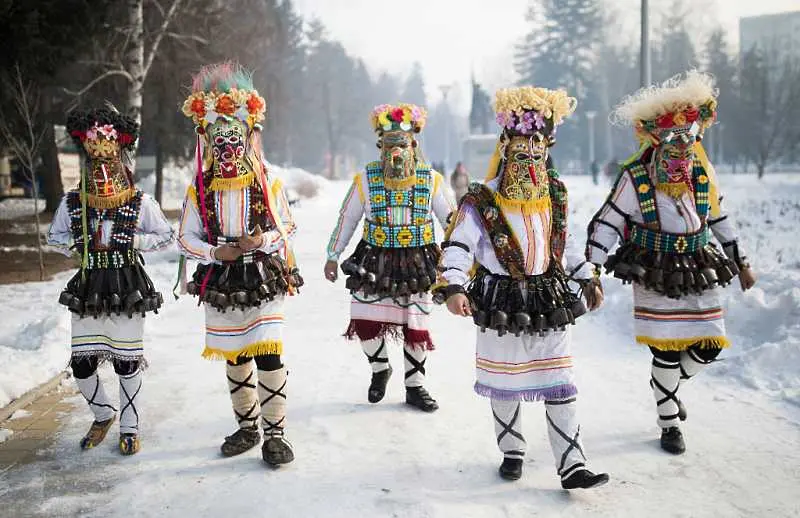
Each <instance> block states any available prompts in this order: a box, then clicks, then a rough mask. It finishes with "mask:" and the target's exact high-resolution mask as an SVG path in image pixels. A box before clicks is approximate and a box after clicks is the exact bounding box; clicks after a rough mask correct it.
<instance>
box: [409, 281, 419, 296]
mask: <svg viewBox="0 0 800 518" xmlns="http://www.w3.org/2000/svg"><path fill="white" fill-rule="evenodd" d="M418 288H419V283H418V282H417V279H415V278H414V277H411V278H410V279H409V280H408V291H409V292H411V293H412V294H413V293H417V292H418Z"/></svg>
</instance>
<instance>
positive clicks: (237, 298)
mask: <svg viewBox="0 0 800 518" xmlns="http://www.w3.org/2000/svg"><path fill="white" fill-rule="evenodd" d="M230 298H231V303H232V304H234V305H239V306H244V305H246V304H247V299H248V297H247V292H246V291H241V290H240V291H234V292H233V293H231V297H230Z"/></svg>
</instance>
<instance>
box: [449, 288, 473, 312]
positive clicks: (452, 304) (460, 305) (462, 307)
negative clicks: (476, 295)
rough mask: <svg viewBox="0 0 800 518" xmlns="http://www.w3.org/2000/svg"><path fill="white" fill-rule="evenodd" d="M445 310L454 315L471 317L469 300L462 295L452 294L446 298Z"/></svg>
mask: <svg viewBox="0 0 800 518" xmlns="http://www.w3.org/2000/svg"><path fill="white" fill-rule="evenodd" d="M447 309H448V310H449V311H450V313H452V314H454V315H459V316H462V317H469V316H472V308H471V307H470V305H469V299H468V298H467V296H466V295H464V294H463V293H454V294H453V295H450V297H448V298H447Z"/></svg>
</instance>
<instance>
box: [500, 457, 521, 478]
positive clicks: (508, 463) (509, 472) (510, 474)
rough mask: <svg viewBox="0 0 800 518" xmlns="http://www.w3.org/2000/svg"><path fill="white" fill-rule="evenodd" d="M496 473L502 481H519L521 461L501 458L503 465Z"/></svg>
mask: <svg viewBox="0 0 800 518" xmlns="http://www.w3.org/2000/svg"><path fill="white" fill-rule="evenodd" d="M497 471H498V473H500V478H502V479H504V480H519V479H520V477H522V459H515V458H511V457H503V463H502V464H500V469H498V470H497Z"/></svg>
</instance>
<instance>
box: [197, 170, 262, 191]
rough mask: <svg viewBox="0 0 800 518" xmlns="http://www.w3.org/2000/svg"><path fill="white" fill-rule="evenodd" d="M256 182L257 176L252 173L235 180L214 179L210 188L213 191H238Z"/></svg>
mask: <svg viewBox="0 0 800 518" xmlns="http://www.w3.org/2000/svg"><path fill="white" fill-rule="evenodd" d="M255 181H256V175H255V173H254V172H252V171H251V172H249V173H247V174H243V175H240V176H234V177H233V178H214V179H213V180H211V185H209V186H208V188H209V190H211V191H238V190H241V189H245V188H247V187H250V186H251V185H253V183H255Z"/></svg>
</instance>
